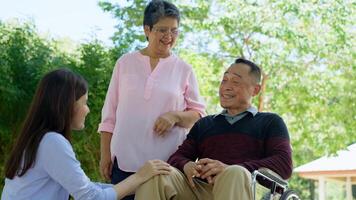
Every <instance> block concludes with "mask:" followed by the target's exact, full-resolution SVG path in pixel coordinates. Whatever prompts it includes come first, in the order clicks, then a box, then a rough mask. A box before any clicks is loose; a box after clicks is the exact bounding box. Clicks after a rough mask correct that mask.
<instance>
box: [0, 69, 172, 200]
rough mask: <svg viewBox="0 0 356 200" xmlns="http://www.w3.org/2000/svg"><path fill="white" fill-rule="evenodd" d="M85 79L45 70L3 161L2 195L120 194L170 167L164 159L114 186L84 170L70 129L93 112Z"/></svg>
mask: <svg viewBox="0 0 356 200" xmlns="http://www.w3.org/2000/svg"><path fill="white" fill-rule="evenodd" d="M87 99H88V86H87V82H86V81H85V80H84V79H83V78H82V77H81V76H80V75H78V74H76V73H74V72H72V71H70V70H68V69H58V70H54V71H52V72H49V73H47V74H46V75H45V76H44V77H43V78H42V80H41V81H40V83H39V85H38V87H37V91H36V93H35V95H34V98H33V100H32V104H31V106H30V109H29V111H28V114H27V117H26V120H25V121H24V124H23V127H22V130H21V132H20V134H19V136H18V138H17V140H16V143H15V145H14V147H13V150H12V152H11V154H10V157H9V159H8V161H7V163H6V165H5V176H6V179H5V187H4V189H3V191H2V196H1V199H2V200H13V199H17V200H19V199H36V200H41V199H52V200H67V199H68V198H69V195H72V196H73V197H74V199H86V200H88V199H96V200H100V199H121V198H122V197H124V196H126V195H128V194H132V193H133V192H134V191H135V189H136V188H137V187H138V186H139V185H140V184H142V183H143V182H145V181H146V180H148V179H149V178H151V177H152V176H154V175H157V174H167V173H169V171H170V167H169V165H168V164H167V163H165V162H163V161H160V160H150V161H148V162H146V163H145V164H144V165H143V167H141V168H140V170H139V171H138V172H137V173H135V174H133V175H132V176H130V177H128V178H127V179H125V180H123V181H122V182H120V183H118V184H116V185H112V184H103V183H94V182H91V181H90V179H89V178H88V177H87V176H86V175H85V173H84V171H83V170H82V168H81V167H80V163H79V161H78V160H77V159H76V157H75V154H74V151H73V148H72V146H71V143H70V141H71V131H72V130H81V129H83V128H84V123H85V117H86V115H87V114H88V113H89V107H88V105H87Z"/></svg>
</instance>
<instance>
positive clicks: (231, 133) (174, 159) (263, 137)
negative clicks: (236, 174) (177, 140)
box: [168, 112, 293, 179]
mask: <svg viewBox="0 0 356 200" xmlns="http://www.w3.org/2000/svg"><path fill="white" fill-rule="evenodd" d="M202 158H210V159H215V160H219V161H221V162H223V163H225V164H228V165H241V166H243V167H245V168H246V169H248V170H249V171H250V172H252V171H254V170H256V169H258V168H260V167H266V168H269V169H271V170H273V171H274V172H276V173H278V174H279V175H280V176H282V178H284V179H287V178H289V177H290V176H291V173H292V168H293V166H292V150H291V145H290V141H289V134H288V130H287V127H286V125H285V123H284V122H283V120H282V118H280V117H279V116H278V115H276V114H273V113H261V112H258V113H257V114H256V115H255V116H253V115H252V114H251V113H248V114H247V115H246V116H244V117H243V118H242V119H240V120H239V121H237V122H235V123H234V124H232V125H231V124H230V123H229V122H228V121H227V120H226V119H225V116H223V115H220V114H219V115H210V116H206V117H204V118H202V119H200V120H199V121H198V122H197V123H195V125H194V126H193V128H192V129H191V130H190V132H189V134H188V136H187V139H186V140H185V141H184V142H183V144H182V145H181V146H179V148H178V150H177V151H176V152H175V153H174V154H173V155H171V157H170V158H169V160H168V163H170V164H171V165H172V166H174V167H176V168H178V169H179V170H181V171H183V167H184V165H185V164H186V163H187V162H188V161H195V160H196V159H202Z"/></svg>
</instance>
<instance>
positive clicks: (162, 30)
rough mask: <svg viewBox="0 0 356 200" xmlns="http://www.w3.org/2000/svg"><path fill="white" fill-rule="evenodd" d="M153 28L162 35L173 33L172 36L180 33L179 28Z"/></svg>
mask: <svg viewBox="0 0 356 200" xmlns="http://www.w3.org/2000/svg"><path fill="white" fill-rule="evenodd" d="M152 30H153V31H154V32H156V33H159V34H160V35H161V36H167V35H168V34H171V36H172V37H177V36H178V35H179V30H178V28H172V29H170V28H166V27H153V28H152Z"/></svg>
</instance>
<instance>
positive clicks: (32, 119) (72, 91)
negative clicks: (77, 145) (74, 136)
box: [5, 69, 88, 179]
mask: <svg viewBox="0 0 356 200" xmlns="http://www.w3.org/2000/svg"><path fill="white" fill-rule="evenodd" d="M87 91H88V85H87V82H86V81H85V80H84V79H83V78H82V77H81V76H80V75H78V74H76V73H74V72H72V71H70V70H68V69H58V70H55V71H52V72H49V73H48V74H46V75H45V76H44V77H43V78H42V80H41V81H40V83H39V85H38V87H37V90H36V93H35V95H34V97H33V100H32V103H31V106H30V108H29V111H28V113H27V117H26V119H25V121H24V123H23V126H22V130H21V132H20V134H19V136H18V138H17V140H16V142H15V146H14V147H13V149H12V151H11V154H10V157H9V159H8V161H7V163H6V165H5V176H6V178H9V179H13V178H14V177H15V176H19V177H21V176H22V175H24V174H25V173H26V171H27V170H28V169H30V168H31V167H32V166H33V165H34V162H35V161H36V153H37V149H38V146H39V144H40V142H41V139H42V138H43V136H44V135H45V134H46V133H47V132H49V131H55V132H57V133H59V134H62V135H63V136H64V137H65V138H67V139H68V140H70V133H71V122H72V116H73V105H74V103H75V101H76V100H78V99H79V98H80V97H81V96H83V95H84V94H86V93H87ZM22 160H23V161H22Z"/></svg>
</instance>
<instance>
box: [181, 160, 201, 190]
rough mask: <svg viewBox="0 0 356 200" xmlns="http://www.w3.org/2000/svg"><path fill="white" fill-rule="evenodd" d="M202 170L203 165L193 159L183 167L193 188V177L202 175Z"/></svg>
mask: <svg viewBox="0 0 356 200" xmlns="http://www.w3.org/2000/svg"><path fill="white" fill-rule="evenodd" d="M200 170H201V166H200V165H197V163H195V162H192V161H189V162H187V163H186V164H185V165H184V167H183V171H184V174H185V176H186V177H187V179H188V181H189V185H190V186H191V187H193V188H194V187H195V185H194V181H193V178H194V177H200Z"/></svg>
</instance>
